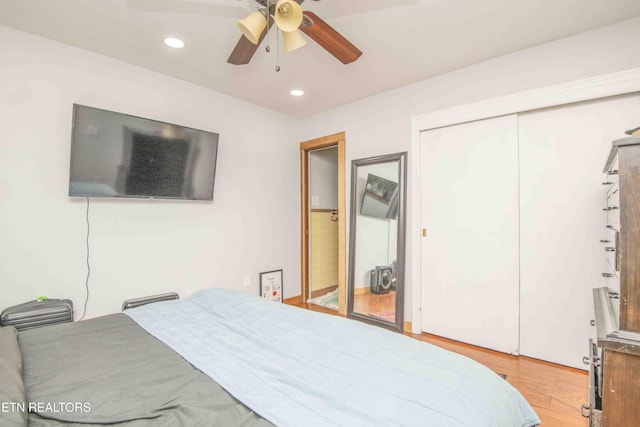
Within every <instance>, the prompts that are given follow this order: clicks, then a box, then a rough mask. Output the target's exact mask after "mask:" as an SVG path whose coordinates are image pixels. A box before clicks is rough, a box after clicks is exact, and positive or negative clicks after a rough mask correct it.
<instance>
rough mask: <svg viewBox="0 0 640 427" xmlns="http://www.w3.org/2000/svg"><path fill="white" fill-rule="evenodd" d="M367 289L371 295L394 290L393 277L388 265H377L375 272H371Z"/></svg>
mask: <svg viewBox="0 0 640 427" xmlns="http://www.w3.org/2000/svg"><path fill="white" fill-rule="evenodd" d="M370 275H371V277H370V280H369V289H371V293H372V294H387V293H389V291H390V290H391V289H395V281H396V279H395V277H393V269H392V268H391V266H388V265H379V266H377V267H376V268H375V270H371V273H370Z"/></svg>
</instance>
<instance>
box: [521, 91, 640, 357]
mask: <svg viewBox="0 0 640 427" xmlns="http://www.w3.org/2000/svg"><path fill="white" fill-rule="evenodd" d="M639 118H640V96H639V95H638V94H632V95H624V96H616V97H609V98H604V99H599V100H594V101H588V102H580V103H576V104H571V105H564V106H560V107H556V108H546V109H543V110H538V111H532V112H528V113H522V114H520V115H519V140H520V180H521V184H520V198H521V204H520V212H521V225H520V228H521V232H520V233H521V234H520V236H521V237H520V239H521V240H520V241H521V245H522V247H521V259H522V261H521V266H520V269H521V284H520V286H521V291H522V294H521V306H520V310H521V320H520V322H521V330H520V353H521V354H523V355H526V356H531V357H535V358H538V359H543V360H548V361H551V362H555V363H559V364H562V365H567V366H573V367H576V368H580V369H588V367H587V366H585V365H583V363H582V357H583V356H585V355H587V343H588V341H589V337H590V336H594V335H595V330H594V328H593V327H592V326H591V325H590V324H589V321H590V320H591V319H593V316H594V313H593V297H592V292H591V289H592V288H596V287H600V286H607V283H606V282H605V279H603V278H602V273H603V272H605V271H609V269H608V268H605V263H606V252H605V251H604V247H605V246H606V245H603V244H602V243H600V239H603V238H604V237H605V231H604V230H605V225H606V213H605V212H603V211H602V208H603V207H605V203H606V188H605V187H603V186H602V182H603V181H604V180H605V175H604V174H602V169H603V167H604V164H605V162H606V160H607V157H608V155H609V150H610V148H611V141H612V140H614V139H618V138H623V137H625V136H626V135H625V134H624V131H625V130H627V129H631V128H633V127H636V126H638V124H639V123H640V120H639Z"/></svg>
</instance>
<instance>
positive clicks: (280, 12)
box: [227, 0, 362, 65]
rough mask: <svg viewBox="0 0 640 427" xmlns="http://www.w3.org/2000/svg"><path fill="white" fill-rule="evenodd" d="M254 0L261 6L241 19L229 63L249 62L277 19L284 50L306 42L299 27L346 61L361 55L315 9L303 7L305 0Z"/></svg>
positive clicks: (348, 61) (276, 22)
mask: <svg viewBox="0 0 640 427" xmlns="http://www.w3.org/2000/svg"><path fill="white" fill-rule="evenodd" d="M314 1H319V0H314ZM255 2H256V3H258V4H259V5H260V6H261V7H260V8H259V9H258V10H257V11H254V12H252V13H251V14H249V15H248V16H247V17H246V18H244V19H241V20H240V21H238V28H239V29H240V31H242V36H241V37H240V40H238V43H237V44H236V46H235V48H234V49H233V51H232V52H231V55H230V56H229V59H228V60H227V62H228V63H230V64H233V65H244V64H248V63H249V61H251V58H252V57H253V55H254V53H255V52H256V50H257V49H258V46H259V45H260V43H261V42H262V40H263V39H264V38H265V36H266V35H267V33H268V32H269V29H270V28H271V27H272V26H273V24H274V23H275V24H276V26H277V28H278V29H280V31H282V36H283V40H284V49H285V51H291V50H294V49H297V48H299V47H302V46H304V45H305V44H306V41H305V40H304V38H303V37H302V35H301V34H300V33H299V31H298V30H300V31H302V32H303V33H305V34H306V35H307V36H309V38H311V39H312V40H313V41H315V42H316V43H318V44H319V45H320V46H322V47H323V48H324V49H325V50H326V51H327V52H329V53H330V54H331V55H333V56H334V57H335V58H337V59H338V60H339V61H340V62H342V63H343V64H349V63H351V62H354V61H356V60H357V59H358V58H359V57H360V55H362V52H361V51H360V50H359V49H358V48H357V47H355V46H354V45H353V44H352V43H351V42H350V41H349V40H347V39H346V38H345V37H344V36H342V35H341V34H340V33H338V32H337V31H336V30H335V29H334V28H333V27H331V26H330V25H329V24H327V23H326V22H325V21H323V20H322V19H321V18H320V17H319V16H317V15H316V14H315V13H313V12H309V11H303V10H302V7H301V6H300V5H301V4H302V2H304V0H255Z"/></svg>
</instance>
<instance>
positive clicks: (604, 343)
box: [585, 137, 640, 427]
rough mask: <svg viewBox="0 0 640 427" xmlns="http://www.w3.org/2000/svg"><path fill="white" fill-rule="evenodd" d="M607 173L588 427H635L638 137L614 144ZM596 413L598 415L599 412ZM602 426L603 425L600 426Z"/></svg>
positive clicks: (639, 375) (639, 394) (639, 391)
mask: <svg viewBox="0 0 640 427" xmlns="http://www.w3.org/2000/svg"><path fill="white" fill-rule="evenodd" d="M603 172H604V173H605V174H606V178H605V183H604V185H606V186H607V204H606V206H605V208H604V210H605V212H606V216H607V223H606V226H605V227H606V228H605V233H604V238H603V239H602V241H601V242H602V244H603V249H604V252H605V254H606V263H605V267H604V270H605V271H603V273H602V276H603V278H604V280H605V284H606V285H607V286H605V287H602V288H598V289H594V291H593V293H594V310H595V321H594V323H595V326H596V330H597V342H596V343H592V344H591V345H590V356H589V358H585V359H588V360H585V362H586V363H589V364H590V367H591V370H590V371H591V377H590V378H591V383H590V386H591V393H590V394H591V400H592V401H591V402H590V405H589V409H590V411H589V412H590V414H591V416H590V425H591V426H594V427H595V426H599V425H604V426H605V427H626V426H629V427H632V426H633V427H637V426H640V137H629V138H623V139H619V140H616V141H613V144H612V147H611V152H610V154H609V158H608V159H607V163H606V166H605V168H604V171H603ZM600 411H601V412H600ZM600 423H602V424H600Z"/></svg>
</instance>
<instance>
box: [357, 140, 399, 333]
mask: <svg viewBox="0 0 640 427" xmlns="http://www.w3.org/2000/svg"><path fill="white" fill-rule="evenodd" d="M391 162H398V181H399V182H398V219H397V226H398V231H397V233H398V236H397V249H396V280H397V285H396V321H395V322H390V321H388V320H385V319H381V318H378V317H375V316H371V315H366V314H363V313H357V312H354V311H353V306H354V296H355V259H356V257H355V254H356V250H357V248H356V233H357V231H358V230H357V225H356V222H357V221H356V220H357V217H358V204H359V200H358V194H357V193H358V167H361V166H372V165H377V164H381V163H391ZM406 164H407V152H406V151H405V152H402V153H395V154H386V155H382V156H375V157H368V158H365V159H357V160H352V161H351V197H350V198H351V204H350V206H349V216H350V218H349V282H348V299H347V317H348V318H350V319H357V320H361V321H363V322H366V323H370V324H373V325H377V326H381V327H384V328H387V329H391V330H394V331H397V332H400V333H402V332H404V295H405V294H404V289H405V281H404V276H405V263H406V260H405V241H406V235H405V233H406V192H407V185H406V182H407V167H406Z"/></svg>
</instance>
